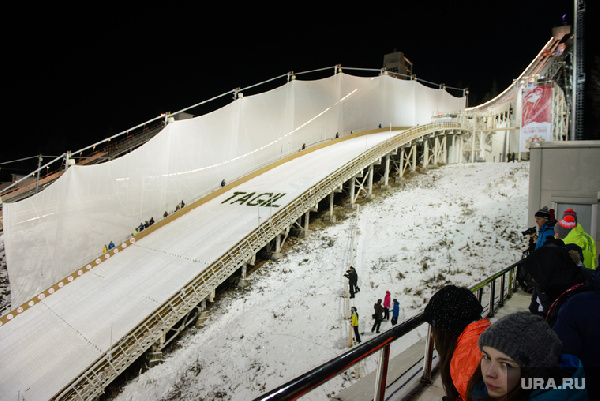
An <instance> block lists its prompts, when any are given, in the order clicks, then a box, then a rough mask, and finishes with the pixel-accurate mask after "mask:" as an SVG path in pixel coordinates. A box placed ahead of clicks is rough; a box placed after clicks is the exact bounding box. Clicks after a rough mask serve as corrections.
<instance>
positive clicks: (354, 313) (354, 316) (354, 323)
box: [352, 306, 360, 344]
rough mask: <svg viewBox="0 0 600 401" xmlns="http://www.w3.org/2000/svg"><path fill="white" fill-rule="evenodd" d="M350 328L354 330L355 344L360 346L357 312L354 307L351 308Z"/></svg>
mask: <svg viewBox="0 0 600 401" xmlns="http://www.w3.org/2000/svg"><path fill="white" fill-rule="evenodd" d="M352 328H353V329H354V336H355V337H356V342H357V343H359V344H360V333H359V332H358V312H357V311H356V307H354V306H353V307H352Z"/></svg>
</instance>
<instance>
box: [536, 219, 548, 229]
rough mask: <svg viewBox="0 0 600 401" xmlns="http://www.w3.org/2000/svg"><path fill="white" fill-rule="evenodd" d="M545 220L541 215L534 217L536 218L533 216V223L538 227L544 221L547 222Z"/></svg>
mask: <svg viewBox="0 0 600 401" xmlns="http://www.w3.org/2000/svg"><path fill="white" fill-rule="evenodd" d="M547 221H548V220H546V219H545V218H543V217H536V218H535V224H537V226H538V227H541V226H543V225H544V224H546V222H547Z"/></svg>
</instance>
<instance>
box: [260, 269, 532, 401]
mask: <svg viewBox="0 0 600 401" xmlns="http://www.w3.org/2000/svg"><path fill="white" fill-rule="evenodd" d="M519 263H520V262H517V263H515V264H513V265H511V266H508V267H506V268H504V269H502V270H501V271H499V272H497V273H496V274H494V275H492V276H490V277H488V278H487V279H485V280H483V281H482V282H480V283H479V284H476V285H475V286H473V287H471V288H470V289H471V291H473V292H475V293H476V296H477V297H478V299H479V301H480V302H481V300H482V296H483V289H484V288H485V287H486V286H488V285H489V286H490V294H489V305H488V313H487V317H492V316H494V314H495V312H496V296H497V295H498V296H499V302H498V306H502V305H503V303H504V301H505V299H507V298H510V297H511V296H512V293H513V290H514V289H515V288H516V272H515V270H516V267H517V266H518V265H519ZM507 275H508V282H507V278H506V276H507ZM498 279H500V291H499V294H497V292H496V281H497V280H498ZM507 284H508V285H507ZM505 290H506V294H505ZM423 323H425V321H424V320H423V314H422V313H419V314H417V315H415V316H413V317H412V318H410V319H408V320H406V321H404V322H402V323H401V324H399V325H397V326H394V327H393V328H391V329H390V330H388V331H386V332H384V333H382V334H381V335H379V336H377V337H375V338H373V339H371V340H369V341H366V342H364V343H362V344H360V345H359V346H357V347H355V348H353V349H351V350H350V351H348V352H346V353H344V354H343V355H341V356H338V357H336V358H333V359H331V360H329V361H328V362H325V363H324V364H322V365H320V366H318V367H316V368H314V369H313V370H311V371H309V372H307V373H305V374H303V375H301V376H299V377H296V378H295V379H293V380H291V381H289V382H287V383H285V384H284V385H282V386H280V387H278V388H276V389H274V390H272V391H270V392H268V393H266V394H264V395H262V396H260V397H258V398H256V399H255V400H254V401H267V400H278V401H284V400H286V401H287V400H295V399H297V398H299V397H301V396H303V395H304V394H306V393H308V392H309V391H311V390H313V389H315V388H316V387H318V386H320V385H321V384H323V383H325V382H326V381H328V380H329V379H331V378H333V377H335V376H336V375H338V374H340V373H342V372H344V371H345V370H346V369H348V368H349V367H351V366H352V365H354V364H355V363H357V362H359V361H361V360H362V359H364V358H366V357H368V356H370V355H372V354H373V353H374V352H376V351H379V352H380V355H379V365H378V368H377V375H376V379H375V392H374V396H373V399H374V401H383V400H384V399H385V390H386V376H387V370H388V364H389V356H390V345H391V343H392V342H394V341H396V340H398V339H399V338H402V337H403V336H404V335H405V334H407V333H409V332H411V331H412V330H414V329H416V328H418V327H419V326H421V325H422V324H423ZM432 359H433V335H432V333H431V327H428V333H427V341H426V345H425V351H424V357H423V369H422V375H421V377H420V380H418V382H417V383H416V384H414V385H413V388H412V389H411V391H410V394H417V393H418V392H419V391H420V390H421V389H422V388H423V387H425V386H426V385H428V384H430V383H431V377H432Z"/></svg>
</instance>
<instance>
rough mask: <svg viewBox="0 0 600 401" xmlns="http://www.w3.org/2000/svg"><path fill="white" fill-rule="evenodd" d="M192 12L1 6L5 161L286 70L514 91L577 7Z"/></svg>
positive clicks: (229, 7)
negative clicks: (396, 75)
mask: <svg viewBox="0 0 600 401" xmlns="http://www.w3.org/2000/svg"><path fill="white" fill-rule="evenodd" d="M199 3H202V2H194V3H190V4H186V3H184V2H163V3H159V4H154V5H152V6H150V5H143V6H140V7H137V8H135V7H133V6H119V7H115V8H109V7H107V6H103V5H100V3H99V4H98V5H97V4H94V5H92V6H91V7H88V6H86V7H71V8H66V7H64V8H60V7H57V6H56V5H55V4H54V3H53V4H52V6H51V7H50V6H47V7H45V6H38V5H35V6H33V5H31V6H11V7H12V8H10V9H7V10H5V12H4V13H3V14H4V15H5V18H6V21H5V24H3V27H2V37H3V42H4V46H3V55H4V57H3V64H4V67H8V71H9V72H8V73H4V74H3V79H2V94H3V97H4V102H3V103H4V107H3V112H4V113H3V115H4V118H3V122H4V124H3V130H2V141H1V144H0V147H1V151H0V162H1V161H7V160H13V159H16V158H19V157H23V156H32V155H36V154H39V153H43V154H56V155H58V154H61V153H63V152H64V151H66V150H68V149H70V150H76V149H79V148H81V147H84V146H87V145H90V144H92V143H93V142H95V141H97V140H99V139H102V138H105V137H107V136H109V135H112V134H114V133H117V132H120V131H123V130H125V129H127V128H130V127H132V126H135V125H137V124H139V123H142V122H144V121H146V120H149V119H151V118H153V117H156V116H158V115H159V114H160V113H161V112H165V111H178V110H180V109H182V108H184V107H187V106H190V105H192V104H195V103H198V102H200V101H202V100H205V99H208V98H210V97H213V96H215V95H219V94H221V93H224V92H227V91H229V90H231V89H234V88H236V87H245V86H248V85H252V84H255V83H257V82H260V81H264V80H266V79H269V78H272V77H275V76H278V75H280V74H284V73H286V72H288V71H296V72H301V71H307V70H313V69H318V68H322V67H329V66H334V65H336V64H338V63H339V64H342V66H350V67H361V68H381V66H382V62H383V56H384V54H386V53H389V52H392V51H393V50H394V49H398V50H399V51H402V52H404V53H405V55H406V57H407V58H408V59H410V60H411V61H412V62H413V65H414V71H413V72H414V73H415V74H416V75H417V76H418V77H419V78H423V79H426V80H428V81H433V82H439V83H442V82H444V83H446V84H447V85H450V86H461V87H468V88H469V89H470V92H471V94H472V96H475V97H478V98H481V97H483V95H484V94H485V92H487V91H488V90H489V89H490V87H491V86H492V83H493V82H494V81H496V82H497V85H498V89H499V90H503V89H504V88H505V87H506V86H508V85H509V84H510V83H512V79H513V78H516V77H517V76H518V75H519V74H520V73H521V71H522V70H523V69H524V68H525V67H526V66H527V64H529V62H530V61H531V60H532V59H533V58H534V57H535V55H536V54H537V53H538V52H539V50H540V49H541V48H542V46H543V45H544V44H545V43H546V42H547V41H548V40H549V39H550V36H551V28H552V27H553V26H557V25H560V24H561V17H562V15H563V14H567V19H568V22H569V23H571V19H572V8H573V1H572V0H571V1H564V0H563V1H559V0H544V1H541V0H539V1H530V0H520V1H499V2H494V3H492V2H486V1H478V2H474V1H457V2H450V1H446V2H443V3H442V4H443V5H433V4H432V2H425V1H422V2H418V1H417V2H414V1H413V2H396V3H381V2H370V3H364V2H362V3H358V4H357V5H356V6H350V4H349V3H347V2H342V3H337V2H333V3H330V4H331V5H328V6H324V5H323V4H329V3H319V4H321V5H319V6H318V7H315V6H312V5H310V4H305V3H301V2H300V3H294V5H293V6H290V7H287V8H286V6H283V5H282V4H284V3H275V4H273V5H272V6H269V7H267V6H265V5H258V3H248V2H246V3H244V4H247V5H244V6H236V5H233V4H232V3H231V2H227V3H225V2H222V4H223V5H215V4H213V3H211V5H210V6H208V5H206V4H207V3H202V4H201V5H199ZM191 4H193V5H191ZM393 4H397V5H396V6H393ZM3 7H4V6H3ZM89 8H91V9H89ZM9 20H10V22H11V23H10V24H9V23H7V22H9ZM0 167H2V166H0ZM4 171H7V167H6V166H5V167H4Z"/></svg>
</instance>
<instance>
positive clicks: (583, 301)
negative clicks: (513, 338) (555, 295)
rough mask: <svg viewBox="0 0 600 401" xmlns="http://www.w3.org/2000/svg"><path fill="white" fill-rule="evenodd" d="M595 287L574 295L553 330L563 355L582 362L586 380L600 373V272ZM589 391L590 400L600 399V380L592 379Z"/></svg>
mask: <svg viewBox="0 0 600 401" xmlns="http://www.w3.org/2000/svg"><path fill="white" fill-rule="evenodd" d="M593 280H594V283H595V288H594V290H593V291H585V292H581V293H578V294H575V295H573V296H572V297H570V298H569V300H568V301H567V302H565V303H564V305H563V306H562V308H560V310H559V311H558V318H557V320H556V323H555V324H554V326H553V327H552V329H553V330H554V332H555V333H556V334H557V335H558V338H559V339H560V341H561V342H562V351H561V352H562V353H563V354H570V355H575V356H576V357H578V358H579V359H580V360H581V363H582V365H583V369H584V370H585V375H586V377H594V376H596V375H597V374H598V372H599V371H600V347H599V346H598V341H600V339H599V338H598V333H600V270H598V268H597V267H596V270H595V272H594V277H593ZM586 389H587V391H588V393H589V396H590V400H598V399H600V381H598V380H589V381H588V382H586Z"/></svg>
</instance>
